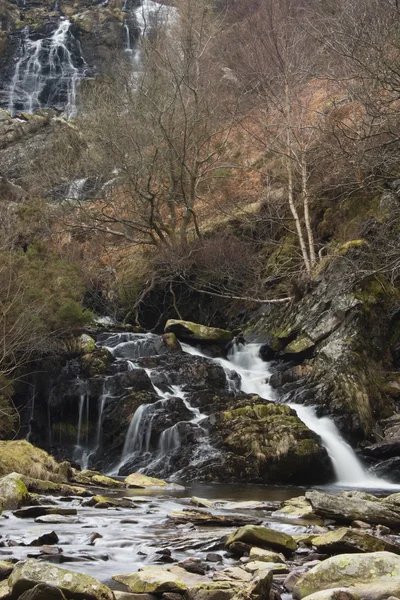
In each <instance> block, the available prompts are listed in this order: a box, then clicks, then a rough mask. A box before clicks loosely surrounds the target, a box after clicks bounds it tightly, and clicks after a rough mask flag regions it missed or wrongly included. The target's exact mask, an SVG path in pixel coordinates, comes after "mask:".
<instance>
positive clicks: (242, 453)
mask: <svg viewBox="0 0 400 600" xmlns="http://www.w3.org/2000/svg"><path fill="white" fill-rule="evenodd" d="M253 402H254V403H252V404H249V405H245V404H244V402H242V404H241V405H239V406H238V407H237V408H236V407H235V408H233V409H232V410H230V411H223V412H220V413H219V414H217V415H216V417H215V421H214V423H213V426H212V427H213V430H214V431H215V432H216V433H215V435H216V439H218V440H219V443H218V445H219V446H221V447H223V448H224V450H225V452H226V453H227V454H226V458H225V461H224V469H225V472H226V473H229V474H231V477H232V478H234V477H237V478H238V479H240V477H241V476H242V477H243V475H245V477H246V479H247V480H252V481H257V480H258V481H263V482H268V483H275V482H278V481H282V479H284V480H285V481H291V482H292V483H294V484H295V483H302V484H304V483H306V482H308V481H310V476H311V477H312V478H313V481H314V482H315V483H316V482H318V481H321V482H326V481H329V480H330V479H332V478H333V473H332V465H331V462H330V460H329V458H328V456H327V454H326V451H325V450H324V449H323V448H321V446H320V443H319V440H318V437H317V436H316V435H315V434H314V433H313V432H311V431H310V430H309V429H308V428H307V427H306V426H305V425H304V423H303V422H302V421H300V419H299V418H298V417H297V415H296V413H295V412H294V411H293V410H292V409H291V408H290V407H289V406H286V405H277V404H275V403H273V402H270V403H266V402H265V401H264V404H258V403H256V402H257V397H255V398H254V400H253Z"/></svg>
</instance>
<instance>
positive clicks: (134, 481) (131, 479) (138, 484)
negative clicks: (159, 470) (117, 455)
mask: <svg viewBox="0 0 400 600" xmlns="http://www.w3.org/2000/svg"><path fill="white" fill-rule="evenodd" d="M125 484H126V486H127V487H128V488H142V489H145V488H152V489H161V490H176V491H178V490H184V489H185V488H184V487H183V486H182V485H178V484H177V483H168V482H167V481H164V480H163V479H157V478H156V477H148V476H147V475H142V474H141V473H131V474H130V475H128V477H125Z"/></svg>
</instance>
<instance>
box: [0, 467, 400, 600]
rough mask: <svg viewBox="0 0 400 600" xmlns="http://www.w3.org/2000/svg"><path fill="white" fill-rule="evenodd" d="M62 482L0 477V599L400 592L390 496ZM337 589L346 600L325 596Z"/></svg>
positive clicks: (75, 477) (208, 599)
mask: <svg viewBox="0 0 400 600" xmlns="http://www.w3.org/2000/svg"><path fill="white" fill-rule="evenodd" d="M69 479H70V481H69V482H68V483H65V482H59V483H53V484H52V485H50V484H51V482H48V481H45V480H38V479H36V480H35V479H33V478H29V477H28V476H26V475H20V474H9V475H5V476H3V477H2V478H0V496H1V497H2V500H1V503H2V505H3V507H4V509H3V513H2V516H1V518H0V581H1V582H0V598H2V599H3V598H6V599H10V600H14V599H16V598H23V600H28V599H30V600H45V599H47V598H53V597H54V598H58V599H59V600H62V599H63V598H64V597H65V598H67V599H68V598H72V599H78V598H79V599H88V600H100V599H101V600H103V599H104V600H105V599H110V600H111V599H113V598H114V597H115V598H116V599H117V600H118V599H120V600H156V598H159V599H162V600H182V599H183V598H185V599H190V600H230V598H235V600H239V599H243V598H251V599H254V600H258V599H266V598H269V599H271V600H279V599H280V598H282V599H283V600H288V599H289V598H294V599H300V598H305V597H307V598H309V600H322V599H324V600H326V599H332V600H333V598H335V599H337V598H340V600H351V599H354V600H356V599H357V598H367V599H370V600H372V599H376V600H378V599H380V598H382V599H384V598H385V599H386V598H388V597H389V596H390V595H392V596H396V595H398V594H400V536H399V535H398V534H399V532H400V494H398V493H394V494H391V495H389V496H386V497H384V498H380V497H377V496H374V495H372V494H367V493H365V492H361V491H340V489H339V488H337V489H334V488H332V489H330V490H329V491H330V493H326V491H324V490H322V489H321V490H318V491H317V490H308V491H306V490H304V489H299V488H271V487H268V486H243V487H241V486H226V485H225V486H218V485H207V486H203V485H197V486H196V485H195V486H193V487H186V488H185V487H183V486H180V485H178V484H167V483H166V482H163V481H160V480H154V479H152V478H146V477H144V476H142V475H131V476H129V477H127V478H126V480H125V481H120V480H111V479H110V478H107V477H104V476H102V475H100V474H96V473H95V472H91V471H86V472H85V471H83V472H77V471H76V472H72V477H71V472H70V474H69ZM77 482H81V483H80V485H77ZM83 482H86V484H85V485H83V484H82V483H83ZM40 488H42V490H45V489H46V488H52V492H51V493H48V492H47V493H38V492H37V490H39V489H40ZM32 490H36V492H33V491H32ZM195 494H196V495H195ZM200 494H201V496H200ZM92 578H93V579H92ZM49 585H50V586H52V587H51V588H48V587H46V586H49ZM54 588H56V589H54ZM337 588H339V589H342V590H345V592H343V593H344V594H345V595H343V594H342V595H340V596H335V595H334V593H336V592H331V591H329V592H325V591H324V592H322V590H332V589H337ZM28 592H29V593H28ZM314 592H318V594H317V595H315V596H314V595H312V594H314Z"/></svg>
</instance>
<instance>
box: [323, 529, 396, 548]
mask: <svg viewBox="0 0 400 600" xmlns="http://www.w3.org/2000/svg"><path fill="white" fill-rule="evenodd" d="M313 546H315V547H316V548H317V550H318V552H322V553H324V554H341V553H344V552H383V551H387V552H393V553H394V554H400V546H396V544H391V543H390V542H388V541H386V540H384V539H382V538H377V537H375V536H373V535H370V534H369V533H366V532H365V531H361V530H358V529H350V528H347V527H341V528H340V529H336V530H335V531H329V532H328V533H324V534H323V535H319V536H317V537H315V538H314V539H313Z"/></svg>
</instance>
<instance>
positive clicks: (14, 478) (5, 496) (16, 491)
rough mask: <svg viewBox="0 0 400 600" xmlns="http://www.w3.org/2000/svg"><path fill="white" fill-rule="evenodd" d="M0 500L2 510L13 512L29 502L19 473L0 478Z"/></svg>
mask: <svg viewBox="0 0 400 600" xmlns="http://www.w3.org/2000/svg"><path fill="white" fill-rule="evenodd" d="M0 444H1V442H0ZM0 452H1V449H0ZM0 462H1V458H0ZM0 498H2V500H1V506H2V508H3V509H4V510H14V509H16V508H19V507H20V506H22V505H23V504H25V503H26V502H28V501H29V499H30V494H29V492H28V490H27V489H26V485H25V484H24V482H23V481H22V477H21V475H20V474H19V473H10V474H9V475H5V476H4V477H1V478H0Z"/></svg>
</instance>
